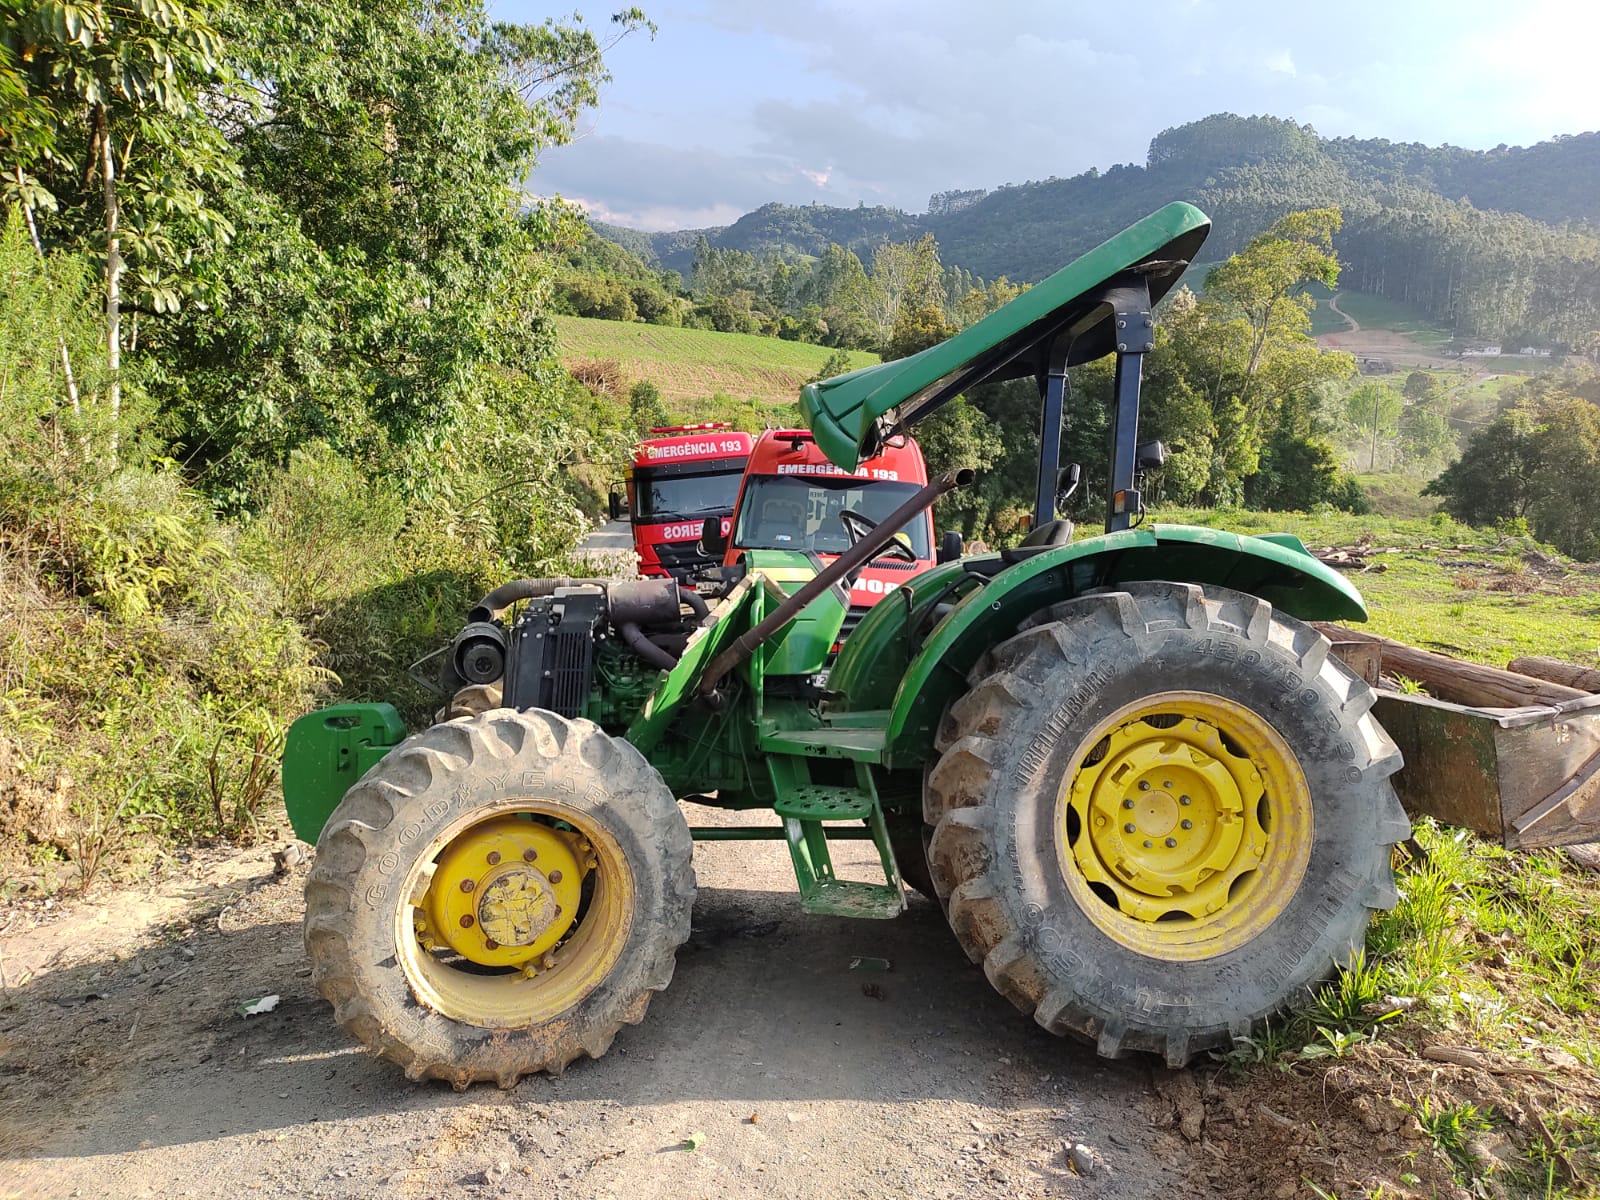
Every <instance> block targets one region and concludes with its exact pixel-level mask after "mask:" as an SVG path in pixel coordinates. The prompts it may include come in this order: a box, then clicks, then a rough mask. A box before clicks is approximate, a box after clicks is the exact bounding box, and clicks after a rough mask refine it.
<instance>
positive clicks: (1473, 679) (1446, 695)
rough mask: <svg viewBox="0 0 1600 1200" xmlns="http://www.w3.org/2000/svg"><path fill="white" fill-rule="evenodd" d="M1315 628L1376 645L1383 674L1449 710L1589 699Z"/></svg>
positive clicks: (1510, 674) (1334, 628) (1333, 628)
mask: <svg viewBox="0 0 1600 1200" xmlns="http://www.w3.org/2000/svg"><path fill="white" fill-rule="evenodd" d="M1318 628H1319V629H1320V630H1321V631H1322V632H1323V634H1325V635H1326V636H1327V638H1328V639H1329V640H1330V641H1332V642H1335V643H1337V642H1373V643H1376V644H1377V645H1378V646H1379V647H1380V648H1381V651H1382V654H1383V664H1382V669H1383V673H1384V674H1386V675H1402V676H1404V677H1405V678H1407V679H1414V680H1416V681H1417V682H1418V683H1420V684H1421V685H1422V686H1423V687H1424V688H1426V689H1427V690H1428V694H1429V695H1432V696H1437V697H1438V698H1439V699H1441V700H1448V701H1450V702H1451V703H1452V704H1465V705H1468V706H1471V707H1474V708H1523V707H1526V706H1528V705H1549V704H1560V703H1562V702H1563V701H1566V700H1578V699H1582V698H1583V697H1585V696H1587V695H1588V694H1589V693H1587V692H1584V691H1580V690H1579V689H1577V688H1573V687H1567V686H1564V685H1563V684H1559V683H1551V682H1548V681H1546V680H1543V679H1535V678H1533V677H1532V676H1529V675H1522V674H1519V673H1517V672H1515V671H1502V670H1501V669H1500V668H1499V667H1485V666H1481V665H1479V664H1478V663H1470V662H1463V661H1462V660H1461V659H1459V658H1451V657H1450V656H1449V655H1447V654H1436V653H1434V652H1433V651H1431V650H1422V649H1419V648H1418V647H1416V646H1408V645H1406V644H1405V643H1404V642H1396V641H1393V640H1391V639H1389V638H1385V637H1378V636H1377V635H1376V634H1372V633H1363V632H1360V631H1358V630H1355V629H1348V628H1346V627H1345V626H1343V625H1318Z"/></svg>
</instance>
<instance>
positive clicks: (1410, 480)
mask: <svg viewBox="0 0 1600 1200" xmlns="http://www.w3.org/2000/svg"><path fill="white" fill-rule="evenodd" d="M1356 482H1357V483H1359V484H1360V485H1361V489H1362V491H1364V492H1366V493H1367V499H1368V500H1369V501H1370V502H1371V504H1372V507H1373V511H1374V512H1376V513H1378V514H1380V515H1382V516H1385V517H1400V518H1410V519H1418V518H1422V519H1426V518H1428V517H1431V516H1433V514H1434V513H1436V512H1438V511H1439V502H1438V501H1437V500H1436V499H1434V498H1433V497H1432V496H1424V495H1423V494H1422V489H1423V487H1424V486H1425V485H1426V483H1427V480H1425V479H1418V478H1417V477H1416V476H1415V475H1397V474H1385V473H1383V472H1381V471H1380V472H1379V473H1378V474H1376V475H1366V474H1360V475H1357V476H1356Z"/></svg>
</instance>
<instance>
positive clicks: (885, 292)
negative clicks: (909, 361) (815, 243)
mask: <svg viewBox="0 0 1600 1200" xmlns="http://www.w3.org/2000/svg"><path fill="white" fill-rule="evenodd" d="M857 306H858V308H859V311H860V312H861V314H862V315H863V316H864V317H865V318H866V321H867V323H868V324H869V325H870V326H871V327H872V329H873V330H874V332H875V333H876V334H877V343H878V346H879V347H887V346H888V344H889V342H890V339H891V338H893V336H894V327H895V323H896V322H898V321H899V320H900V315H901V313H903V312H906V311H910V310H915V309H920V308H925V307H926V308H937V309H939V310H941V311H942V310H943V308H944V268H943V267H942V266H941V265H940V263H939V246H938V243H936V242H935V241H934V240H933V235H932V234H931V233H929V234H924V235H923V236H922V238H921V239H920V240H918V241H916V242H905V243H888V244H885V245H882V246H879V247H878V249H877V251H876V252H875V253H874V254H873V256H872V274H871V275H870V276H869V277H868V279H867V282H866V287H865V288H864V289H863V290H862V292H861V293H860V295H859V297H858V298H857Z"/></svg>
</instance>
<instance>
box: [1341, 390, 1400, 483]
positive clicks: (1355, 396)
mask: <svg viewBox="0 0 1600 1200" xmlns="http://www.w3.org/2000/svg"><path fill="white" fill-rule="evenodd" d="M1345 403H1346V410H1347V411H1348V413H1349V414H1350V420H1351V422H1352V423H1353V424H1354V425H1355V426H1356V428H1358V429H1361V430H1365V431H1368V432H1369V433H1370V434H1371V439H1372V441H1371V451H1370V452H1369V455H1368V458H1367V470H1369V471H1376V470H1377V469H1378V437H1379V435H1380V434H1389V433H1392V432H1393V431H1394V428H1395V425H1396V423H1397V422H1398V421H1399V420H1400V413H1401V411H1402V410H1403V409H1404V407H1405V402H1404V401H1403V400H1401V399H1400V396H1399V395H1398V394H1397V393H1396V392H1395V390H1394V389H1393V388H1391V387H1389V386H1387V385H1386V384H1382V383H1364V384H1362V385H1361V386H1360V387H1358V388H1356V389H1355V391H1353V392H1351V393H1350V395H1349V398H1348V399H1347V400H1346V402H1345Z"/></svg>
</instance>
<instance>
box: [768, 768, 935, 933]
mask: <svg viewBox="0 0 1600 1200" xmlns="http://www.w3.org/2000/svg"><path fill="white" fill-rule="evenodd" d="M766 764H767V771H768V773H769V775H770V776H771V779H772V790H773V793H774V795H775V797H776V799H775V800H774V801H773V805H772V808H773V811H774V812H776V813H777V814H778V815H779V816H780V817H782V818H783V836H784V840H785V841H787V842H788V843H789V856H790V858H791V859H793V861H794V877H795V882H796V883H798V884H799V885H800V907H801V908H802V909H803V910H804V911H806V912H808V913H820V914H823V915H825V916H833V917H869V918H886V917H897V916H899V915H900V914H901V913H903V912H904V911H905V908H906V896H905V888H904V886H902V884H901V882H900V868H899V865H898V864H897V863H896V862H895V860H894V849H893V848H892V847H891V846H890V845H889V831H888V828H887V826H886V825H885V824H884V819H883V809H882V808H881V807H880V806H879V804H878V792H877V789H876V788H875V787H874V786H873V782H872V771H871V768H870V767H868V766H867V764H866V763H864V762H860V761H857V762H856V763H855V764H854V774H855V786H854V787H852V786H850V785H849V784H847V783H842V782H829V783H818V782H817V781H816V780H815V779H813V778H812V775H811V768H812V765H813V764H812V763H811V761H810V760H808V759H807V758H804V757H802V756H800V755H792V754H768V755H767V756H766ZM855 821H860V822H862V823H863V824H864V825H865V826H866V831H867V833H868V834H869V835H870V836H871V838H872V844H873V846H874V847H875V848H876V849H877V851H878V862H879V864H880V865H881V866H882V868H883V882H882V883H865V882H857V881H855V880H845V879H839V878H837V877H836V876H835V875H834V871H833V856H832V854H830V853H829V851H828V829H829V825H828V824H825V822H831V823H832V828H833V830H834V832H835V833H836V834H837V833H843V832H845V830H842V829H840V827H839V826H840V824H841V823H852V822H855ZM860 829H861V826H859V825H857V826H854V828H851V829H850V830H849V832H850V833H852V834H859V831H860Z"/></svg>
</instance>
